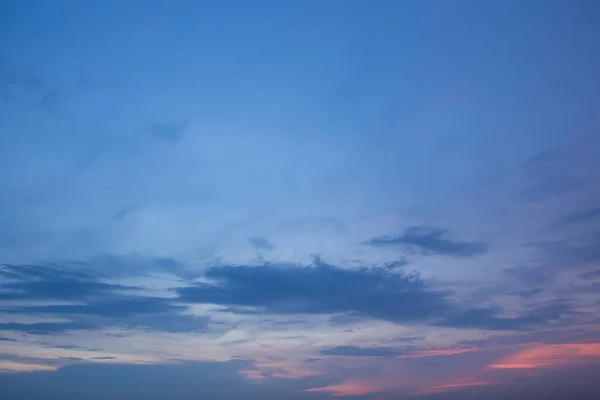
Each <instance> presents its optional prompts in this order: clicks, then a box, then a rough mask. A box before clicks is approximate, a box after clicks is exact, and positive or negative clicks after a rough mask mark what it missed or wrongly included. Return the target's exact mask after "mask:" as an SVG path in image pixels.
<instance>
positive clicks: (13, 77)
mask: <svg viewBox="0 0 600 400" xmlns="http://www.w3.org/2000/svg"><path fill="white" fill-rule="evenodd" d="M0 91H2V92H4V91H6V92H7V93H8V92H10V93H13V94H16V96H17V98H19V99H20V100H25V101H27V102H28V103H30V104H35V105H36V106H39V107H41V108H43V109H45V110H46V111H50V112H53V111H56V110H58V109H59V107H60V103H61V96H60V95H59V93H58V92H57V90H55V89H54V88H52V87H51V86H49V85H48V84H47V83H46V82H44V81H43V80H42V79H41V78H40V77H38V76H36V75H35V74H33V73H32V72H31V71H29V70H28V69H27V68H18V67H14V66H11V65H9V64H8V63H6V62H3V60H1V59H0ZM2 94H4V93H2Z"/></svg>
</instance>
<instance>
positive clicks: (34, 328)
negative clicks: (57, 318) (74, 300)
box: [0, 322, 98, 335]
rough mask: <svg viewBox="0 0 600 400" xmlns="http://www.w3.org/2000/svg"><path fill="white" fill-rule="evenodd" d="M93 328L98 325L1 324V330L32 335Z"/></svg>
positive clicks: (69, 323) (57, 323)
mask: <svg viewBox="0 0 600 400" xmlns="http://www.w3.org/2000/svg"><path fill="white" fill-rule="evenodd" d="M92 329H98V326H97V325H95V324H88V323H84V322H38V323H33V324H20V323H15V322H10V323H4V324H0V331H17V332H23V333H29V334H31V335H53V334H57V333H62V332H67V331H77V330H92Z"/></svg>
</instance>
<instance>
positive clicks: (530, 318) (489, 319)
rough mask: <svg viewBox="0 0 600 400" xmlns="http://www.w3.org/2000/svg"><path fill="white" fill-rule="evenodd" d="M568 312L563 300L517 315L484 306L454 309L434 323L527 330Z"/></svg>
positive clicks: (450, 325) (488, 328)
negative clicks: (503, 314) (511, 315)
mask: <svg viewBox="0 0 600 400" xmlns="http://www.w3.org/2000/svg"><path fill="white" fill-rule="evenodd" d="M570 312H571V310H570V308H569V306H568V304H567V303H565V302H554V303H551V304H549V305H546V306H543V307H539V308H536V309H533V310H531V311H528V312H527V313H526V314H525V315H522V316H517V317H502V316H499V314H501V310H500V309H499V308H497V307H484V308H474V309H468V310H461V311H456V312H455V313H451V314H449V315H448V316H445V317H444V318H443V319H442V320H440V321H437V322H436V323H435V325H437V326H448V327H454V328H476V329H486V330H528V329H534V328H536V327H539V326H543V325H544V324H546V323H548V322H550V321H554V320H558V319H560V318H561V317H562V316H563V315H565V314H569V313H570Z"/></svg>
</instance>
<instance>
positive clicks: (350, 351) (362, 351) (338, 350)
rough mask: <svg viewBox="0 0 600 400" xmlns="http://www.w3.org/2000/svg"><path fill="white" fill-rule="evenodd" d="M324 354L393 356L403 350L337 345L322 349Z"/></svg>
mask: <svg viewBox="0 0 600 400" xmlns="http://www.w3.org/2000/svg"><path fill="white" fill-rule="evenodd" d="M320 353H321V354H322V355H324V356H348V357H393V356H395V355H398V354H401V353H402V352H401V351H399V350H396V349H394V348H391V347H357V346H336V347H331V348H329V349H324V350H321V351H320Z"/></svg>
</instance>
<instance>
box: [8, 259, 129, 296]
mask: <svg viewBox="0 0 600 400" xmlns="http://www.w3.org/2000/svg"><path fill="white" fill-rule="evenodd" d="M0 275H2V276H4V277H5V278H8V279H10V281H8V282H4V283H2V284H0V289H2V291H0V299H2V300H44V299H53V300H83V299H88V298H92V297H98V296H109V295H110V294H112V293H115V292H117V291H135V290H138V289H139V288H137V287H133V286H124V285H115V284H108V283H104V282H101V281H100V278H101V277H100V276H99V275H97V274H95V273H94V272H91V271H84V270H78V269H61V268H59V267H57V266H44V265H3V266H2V267H1V268H0Z"/></svg>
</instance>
